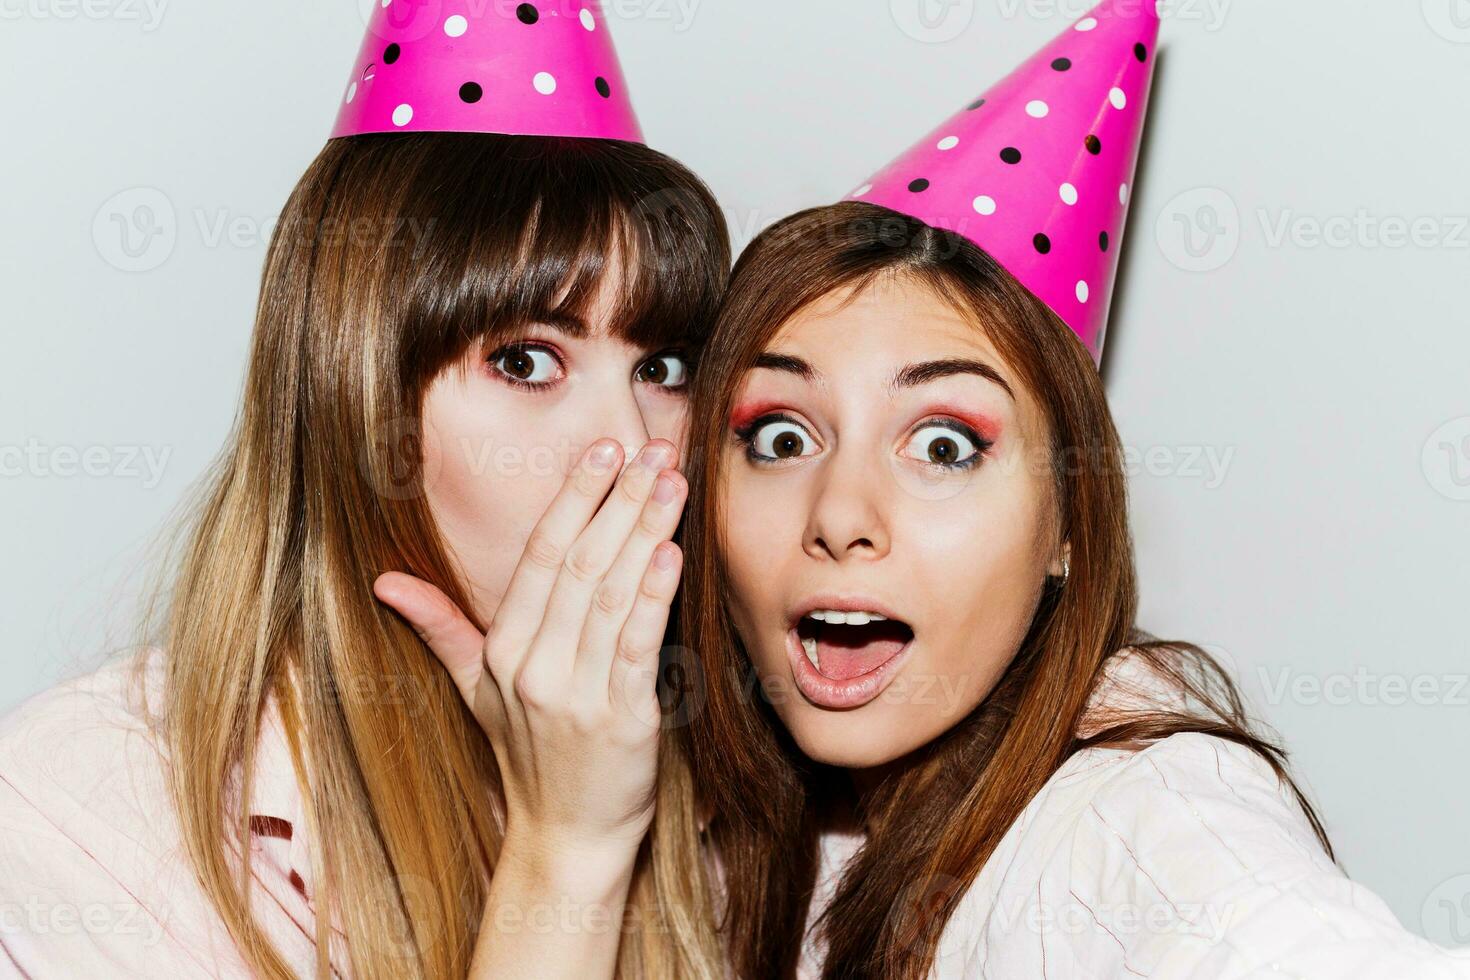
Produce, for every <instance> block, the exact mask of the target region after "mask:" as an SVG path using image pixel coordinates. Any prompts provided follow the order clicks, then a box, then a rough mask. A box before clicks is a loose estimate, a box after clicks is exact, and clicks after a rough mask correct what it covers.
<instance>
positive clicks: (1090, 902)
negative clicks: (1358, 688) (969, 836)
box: [950, 733, 1470, 980]
mask: <svg viewBox="0 0 1470 980" xmlns="http://www.w3.org/2000/svg"><path fill="white" fill-rule="evenodd" d="M961 911H962V913H964V914H963V915H957V916H956V919H957V920H958V921H956V922H954V923H952V925H953V926H955V927H956V935H955V936H954V937H953V939H952V940H951V946H950V948H951V949H952V950H954V951H955V953H956V955H957V956H962V957H963V963H964V969H965V970H969V969H970V968H971V966H973V965H974V964H977V963H984V964H986V965H987V968H993V967H1005V968H1006V969H1011V970H1015V971H1021V972H1025V971H1030V970H1040V969H1042V968H1043V967H1050V968H1051V969H1053V970H1055V971H1056V972H1057V974H1058V975H1068V971H1069V970H1075V971H1079V972H1081V973H1084V974H1086V975H1106V976H1124V975H1134V974H1137V975H1143V976H1191V977H1202V978H1208V977H1221V976H1227V975H1230V976H1244V975H1254V974H1253V973H1252V971H1255V970H1269V969H1272V968H1275V969H1280V970H1285V971H1288V972H1290V973H1292V974H1293V975H1302V976H1348V975H1351V976H1355V977H1363V978H1365V980H1367V978H1374V980H1377V978H1388V977H1401V976H1415V977H1423V978H1431V977H1432V978H1441V977H1442V978H1458V980H1465V978H1470V961H1466V960H1456V959H1455V958H1454V957H1452V955H1451V954H1449V953H1448V952H1447V951H1445V950H1442V949H1440V948H1438V947H1436V946H1434V945H1433V944H1431V943H1429V942H1427V941H1426V940H1424V939H1422V938H1420V937H1418V936H1416V935H1414V934H1413V933H1411V932H1409V931H1408V930H1407V929H1405V928H1404V927H1403V926H1402V924H1400V923H1399V921H1398V920H1397V918H1396V917H1395V916H1394V915H1393V913H1392V911H1391V910H1390V909H1389V907H1388V906H1387V904H1386V903H1385V902H1384V901H1383V900H1382V898H1380V897H1379V896H1378V895H1377V894H1375V893H1374V892H1373V891H1371V890H1370V889H1368V888H1366V887H1364V886H1363V885H1360V884H1358V883H1357V882H1354V881H1352V880H1350V879H1349V878H1347V876H1346V875H1344V874H1343V872H1342V871H1341V869H1340V868H1338V867H1337V865H1336V864H1335V863H1334V862H1333V861H1332V859H1331V858H1330V857H1329V856H1328V854H1327V852H1326V851H1325V850H1324V849H1323V847H1322V845H1321V843H1320V842H1319V841H1318V839H1317V837H1316V834H1315V832H1314V830H1313V828H1312V825H1311V822H1310V821H1309V819H1308V817H1307V815H1306V812H1305V811H1304V810H1303V808H1302V807H1301V805H1300V804H1299V803H1298V802H1297V800H1296V798H1295V794H1294V793H1293V791H1292V789H1291V786H1290V784H1289V783H1287V782H1286V781H1285V780H1283V779H1282V778H1281V777H1279V776H1278V775H1277V773H1276V771H1275V769H1274V768H1273V767H1272V766H1271V764H1270V763H1269V762H1268V761H1267V760H1266V759H1265V758H1264V757H1263V756H1262V755H1261V754H1260V753H1259V752H1258V751H1256V750H1255V749H1253V748H1251V747H1249V746H1246V745H1241V744H1238V743H1236V742H1233V741H1231V740H1228V739H1224V738H1220V737H1217V736H1213V735H1206V734H1202V733H1179V734H1175V735H1171V736H1169V737H1167V738H1164V739H1160V740H1158V741H1156V742H1153V743H1151V744H1149V745H1147V746H1146V747H1143V748H1140V749H1136V750H1122V749H1089V750H1086V751H1084V752H1081V753H1078V754H1077V755H1076V756H1074V757H1073V758H1072V759H1070V760H1068V763H1067V765H1065V766H1063V767H1062V769H1060V770H1059V771H1058V772H1057V774H1056V775H1055V776H1054V777H1053V779H1052V780H1051V781H1049V782H1048V784H1047V786H1046V787H1045V788H1044V790H1043V792H1042V793H1041V794H1038V796H1037V798H1036V799H1035V800H1033V801H1032V803H1031V804H1030V805H1028V807H1027V808H1026V810H1025V811H1023V813H1022V816H1021V818H1020V819H1019V820H1018V821H1017V823H1016V825H1015V826H1013V828H1012V831H1011V833H1009V834H1008V835H1007V840H1006V841H1003V842H1002V847H1001V849H998V850H997V852H996V858H995V859H993V860H992V862H991V863H990V864H989V865H987V867H986V868H985V870H984V872H982V874H981V876H980V878H978V879H977V880H976V882H975V883H974V885H973V886H972V888H971V893H970V894H967V895H966V901H965V903H963V904H962V906H961ZM1354 971H1356V972H1354ZM966 975H968V974H966ZM1036 975H1040V974H1039V973H1037V974H1036Z"/></svg>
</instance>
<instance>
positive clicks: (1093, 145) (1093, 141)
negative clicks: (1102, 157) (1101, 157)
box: [1083, 136, 1102, 156]
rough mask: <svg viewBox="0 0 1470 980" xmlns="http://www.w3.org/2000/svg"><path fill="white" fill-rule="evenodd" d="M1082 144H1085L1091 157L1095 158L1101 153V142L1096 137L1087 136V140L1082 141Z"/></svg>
mask: <svg viewBox="0 0 1470 980" xmlns="http://www.w3.org/2000/svg"><path fill="white" fill-rule="evenodd" d="M1083 142H1084V143H1086V144H1087V152H1088V153H1091V154H1092V155H1093V156H1097V155H1098V154H1099V153H1101V152H1102V140H1100V139H1098V138H1097V137H1096V136H1089V137H1087V139H1085V140H1083Z"/></svg>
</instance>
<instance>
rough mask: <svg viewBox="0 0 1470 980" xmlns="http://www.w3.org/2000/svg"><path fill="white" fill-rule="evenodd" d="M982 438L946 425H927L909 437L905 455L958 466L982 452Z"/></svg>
mask: <svg viewBox="0 0 1470 980" xmlns="http://www.w3.org/2000/svg"><path fill="white" fill-rule="evenodd" d="M979 441H980V439H979V437H978V436H976V437H973V438H972V437H971V436H969V435H966V434H965V433H963V432H960V431H957V430H956V429H953V428H950V427H949V426H946V425H926V426H924V427H923V428H921V429H919V430H918V431H917V432H915V433H914V434H913V436H912V437H911V438H910V439H909V443H908V445H907V446H905V447H904V455H905V456H907V457H908V458H909V459H915V460H918V461H919V462H922V463H930V464H932V465H935V466H946V467H957V466H961V465H963V464H964V463H968V462H970V461H971V460H973V459H974V458H975V457H976V456H978V455H979V454H980V447H979V446H978V445H976V443H977V442H979Z"/></svg>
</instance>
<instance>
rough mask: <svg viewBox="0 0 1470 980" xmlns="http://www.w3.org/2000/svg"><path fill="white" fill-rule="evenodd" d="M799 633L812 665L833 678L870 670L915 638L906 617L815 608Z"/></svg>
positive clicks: (835, 679)
mask: <svg viewBox="0 0 1470 980" xmlns="http://www.w3.org/2000/svg"><path fill="white" fill-rule="evenodd" d="M796 636H797V639H798V640H800V641H801V648H802V650H803V652H805V653H806V658H807V660H809V661H810V662H811V665H812V667H813V668H814V669H815V670H816V671H817V673H819V674H821V675H822V676H823V677H826V678H827V679H829V680H834V681H847V680H852V679H853V678H855V677H861V676H862V675H864V674H870V673H872V672H873V671H875V670H877V669H878V668H880V667H882V666H883V665H884V664H886V663H888V662H889V661H890V660H892V659H893V658H894V657H896V656H898V655H899V654H900V653H902V652H903V650H904V648H905V647H907V646H908V645H909V643H910V642H912V641H913V639H914V631H913V629H911V628H910V627H909V625H908V624H907V623H905V622H903V621H902V620H897V619H890V618H887V617H885V616H881V615H879V614H877V613H867V612H839V611H835V610H822V609H814V610H812V611H811V612H809V613H807V614H806V615H805V616H803V617H802V618H801V620H800V621H799V622H798V623H797V624H796Z"/></svg>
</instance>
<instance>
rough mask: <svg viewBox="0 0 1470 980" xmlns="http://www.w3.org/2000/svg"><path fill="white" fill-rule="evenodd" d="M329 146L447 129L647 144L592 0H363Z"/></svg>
mask: <svg viewBox="0 0 1470 980" xmlns="http://www.w3.org/2000/svg"><path fill="white" fill-rule="evenodd" d="M371 2H372V13H371V16H370V20H369V23H368V30H367V37H366V39H365V40H364V41H363V44H362V51H361V53H360V54H359V55H358V58H357V62H356V64H355V65H354V66H353V70H352V77H351V78H350V79H349V80H348V84H347V90H346V92H345V94H344V96H343V102H342V108H341V111H340V112H339V113H338V116H337V124H336V126H335V128H334V129H333V130H332V136H333V138H336V137H339V136H356V135H359V134H362V133H401V132H453V133H505V134H510V135H520V136H577V137H587V138H597V139H616V140H627V141H630V142H635V143H642V142H643V134H642V131H641V129H640V128H639V126H638V119H637V116H635V115H634V113H633V104H632V101H631V100H630V98H629V96H628V90H627V86H626V85H625V84H624V82H623V72H622V68H621V66H620V65H619V63H618V56H617V53H616V52H615V51H614V50H613V43H612V37H611V35H609V33H608V30H607V24H606V22H605V20H604V19H603V15H602V9H601V3H600V0H539V2H530V3H516V2H514V0H371Z"/></svg>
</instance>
